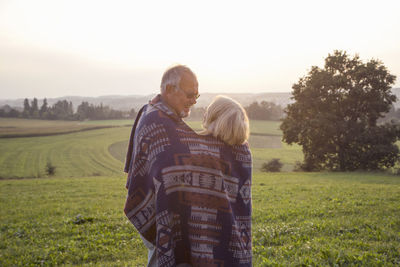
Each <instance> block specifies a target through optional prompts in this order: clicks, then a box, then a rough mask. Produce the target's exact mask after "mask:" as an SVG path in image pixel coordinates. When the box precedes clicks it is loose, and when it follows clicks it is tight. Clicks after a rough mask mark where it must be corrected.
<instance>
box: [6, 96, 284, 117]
mask: <svg viewBox="0 0 400 267" xmlns="http://www.w3.org/2000/svg"><path fill="white" fill-rule="evenodd" d="M244 108H245V110H246V112H247V115H248V116H249V118H250V119H252V120H272V121H278V120H280V119H281V118H282V117H283V116H284V111H283V108H282V107H281V106H280V105H277V104H275V103H273V102H267V101H261V102H260V103H258V102H253V103H252V104H250V105H248V106H246V107H244ZM205 111H206V108H204V107H199V108H196V107H194V108H193V109H192V112H191V114H190V118H191V119H196V120H198V119H200V120H201V119H202V118H203V114H204V112H205ZM0 117H12V118H26V119H43V120H87V119H89V120H110V119H125V118H135V117H136V111H135V109H131V110H130V111H120V110H115V109H112V108H110V107H108V106H103V104H100V105H98V106H96V105H93V104H89V103H88V102H82V103H81V104H80V105H79V106H78V108H77V110H76V112H74V108H73V105H72V102H71V101H70V102H68V101H67V100H60V101H58V102H56V103H55V104H54V105H52V106H49V105H48V104H47V99H46V98H45V99H44V100H43V104H42V105H41V106H40V107H39V105H38V100H37V99H36V98H34V99H33V100H32V101H31V102H29V100H28V99H27V98H25V100H24V109H23V111H18V110H17V109H14V108H11V107H10V106H3V107H2V108H0Z"/></svg>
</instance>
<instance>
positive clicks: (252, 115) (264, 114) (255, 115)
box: [190, 101, 284, 121]
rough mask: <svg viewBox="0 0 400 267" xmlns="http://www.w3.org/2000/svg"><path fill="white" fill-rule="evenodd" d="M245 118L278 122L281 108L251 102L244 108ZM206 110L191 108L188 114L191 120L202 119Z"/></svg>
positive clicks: (274, 105) (262, 102) (280, 117)
mask: <svg viewBox="0 0 400 267" xmlns="http://www.w3.org/2000/svg"><path fill="white" fill-rule="evenodd" d="M244 109H245V110H246V112H247V116H248V117H249V119H251V120H268V121H279V120H280V119H282V118H283V116H284V111H283V108H282V107H281V106H280V105H277V104H275V103H274V102H267V101H261V103H258V102H253V103H252V104H250V105H248V106H246V107H244ZM205 111H206V108H203V107H201V108H193V109H192V111H191V113H190V118H192V119H202V118H203V114H204V112H205Z"/></svg>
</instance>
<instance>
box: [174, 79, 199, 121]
mask: <svg viewBox="0 0 400 267" xmlns="http://www.w3.org/2000/svg"><path fill="white" fill-rule="evenodd" d="M171 89H173V90H169V92H167V94H168V100H167V102H168V105H169V106H171V108H173V109H174V110H175V112H176V113H177V114H178V116H179V117H181V118H185V117H187V116H189V114H190V109H191V107H192V106H193V105H194V104H196V99H197V96H198V94H199V91H198V83H197V80H196V79H195V78H194V77H191V76H184V77H182V78H181V81H180V83H179V88H176V89H175V88H171Z"/></svg>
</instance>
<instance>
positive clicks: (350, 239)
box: [0, 173, 400, 266]
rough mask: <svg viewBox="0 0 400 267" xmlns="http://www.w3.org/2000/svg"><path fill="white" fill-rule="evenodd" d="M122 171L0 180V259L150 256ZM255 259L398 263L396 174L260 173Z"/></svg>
mask: <svg viewBox="0 0 400 267" xmlns="http://www.w3.org/2000/svg"><path fill="white" fill-rule="evenodd" d="M124 185H125V177H124V176H122V175H115V176H107V177H104V176H101V177H80V178H65V177H57V178H43V179H24V180H2V181H0V218H1V219H0V232H1V234H0V266H13V265H18V266H21V265H24V266H25V265H28V266H37V265H64V264H65V265H80V266H81V265H95V266H145V263H146V253H147V252H146V249H145V247H144V245H143V244H142V242H141V240H140V238H139V236H138V234H137V233H136V231H135V230H134V229H133V226H132V225H131V224H130V223H129V222H128V220H127V219H126V218H125V216H124V214H123V211H122V209H123V204H124V201H125V195H126V190H125V188H124ZM252 190H253V193H252V197H253V229H252V230H253V255H254V256H253V260H254V266H271V265H272V266H276V265H279V266H288V265H292V266H294V265H297V266H299V265H303V266H321V265H322V266H335V265H336V266H343V265H349V266H354V265H356V266H398V265H399V264H400V206H399V203H400V179H399V178H398V177H396V176H391V175H383V174H366V173H352V174H348V173H270V174H266V173H256V174H255V175H254V178H253V189H252Z"/></svg>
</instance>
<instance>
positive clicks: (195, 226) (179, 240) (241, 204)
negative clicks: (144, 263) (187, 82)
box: [124, 99, 252, 267]
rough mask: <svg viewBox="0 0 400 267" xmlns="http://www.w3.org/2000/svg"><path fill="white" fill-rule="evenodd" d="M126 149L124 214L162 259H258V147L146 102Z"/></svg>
mask: <svg viewBox="0 0 400 267" xmlns="http://www.w3.org/2000/svg"><path fill="white" fill-rule="evenodd" d="M131 140H132V141H131V147H130V152H128V156H127V164H126V171H128V179H127V184H126V187H127V189H128V197H127V200H126V203H125V209H124V211H125V214H126V216H127V217H128V218H129V220H130V221H131V222H132V224H133V225H134V226H135V228H136V229H137V230H138V231H139V233H140V234H141V235H142V236H143V237H144V238H146V239H147V240H148V241H150V242H151V243H152V244H154V245H155V246H156V251H157V261H158V265H159V266H176V265H177V264H179V263H189V264H191V265H193V266H219V267H221V266H225V267H227V266H251V261H252V252H251V247H252V246H251V167H252V161H251V154H250V150H249V147H248V144H247V143H246V144H244V145H237V146H229V145H226V144H225V143H223V142H222V141H219V140H217V139H216V138H214V137H212V136H210V135H208V136H202V135H198V134H196V133H195V132H194V131H193V130H192V129H191V128H190V127H188V126H187V125H186V124H185V123H184V122H183V121H182V120H181V119H180V118H178V117H177V116H176V115H175V114H174V113H173V112H171V111H170V110H169V109H168V107H167V106H165V105H164V104H163V102H162V101H161V100H160V99H158V100H157V101H155V102H153V103H150V104H149V105H146V106H145V107H144V108H143V113H142V115H141V117H140V119H139V121H138V123H137V126H136V130H135V129H133V131H132V136H131Z"/></svg>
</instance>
